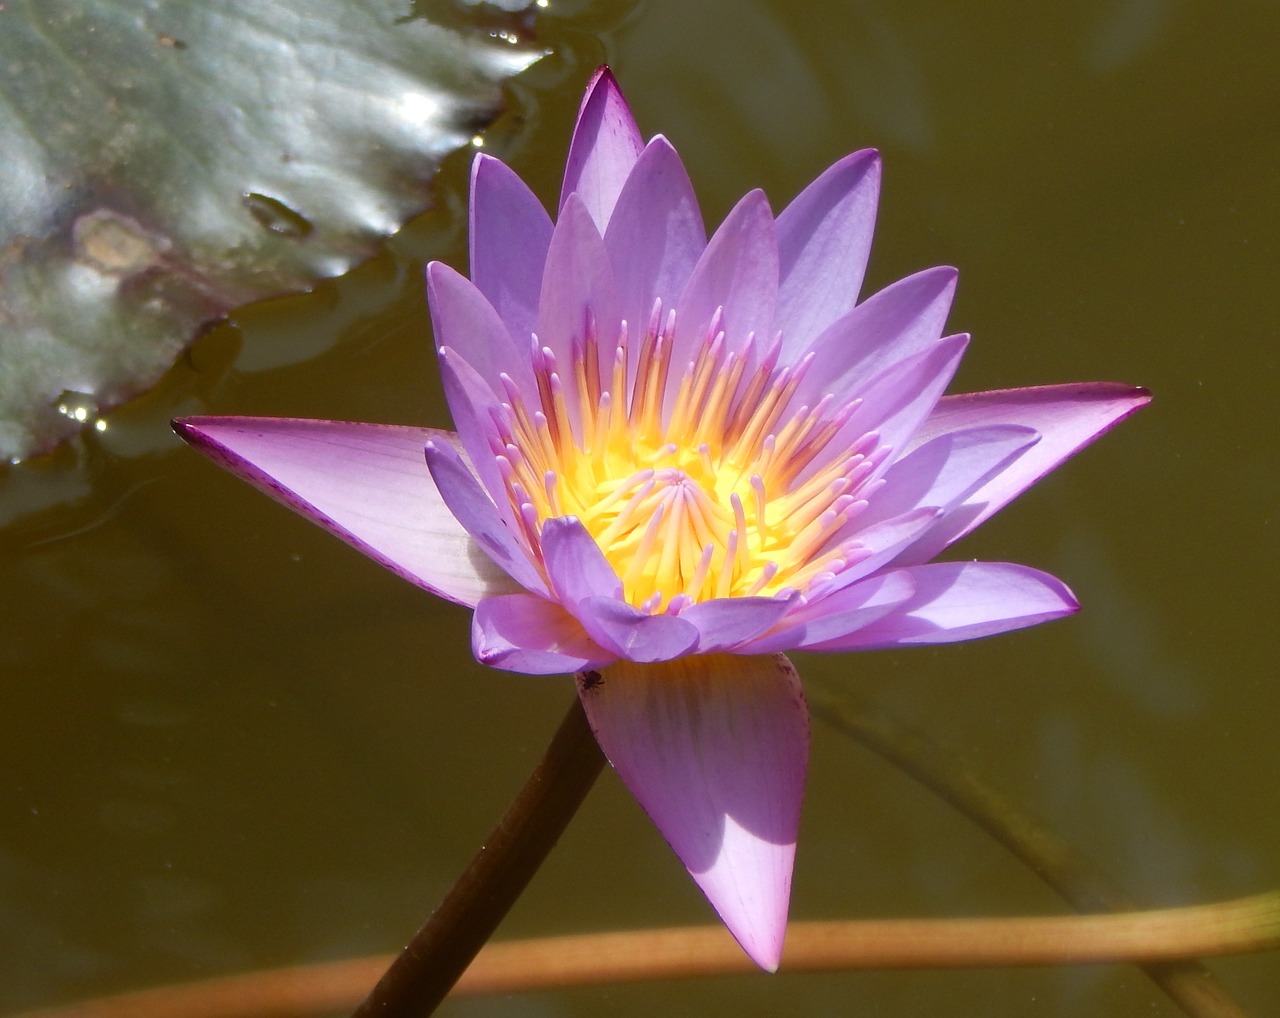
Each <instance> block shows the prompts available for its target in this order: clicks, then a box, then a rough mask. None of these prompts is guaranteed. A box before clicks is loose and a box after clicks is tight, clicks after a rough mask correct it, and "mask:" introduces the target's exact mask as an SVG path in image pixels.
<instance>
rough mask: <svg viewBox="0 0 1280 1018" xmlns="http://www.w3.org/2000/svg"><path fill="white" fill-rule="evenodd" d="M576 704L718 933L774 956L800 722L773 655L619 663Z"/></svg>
mask: <svg viewBox="0 0 1280 1018" xmlns="http://www.w3.org/2000/svg"><path fill="white" fill-rule="evenodd" d="M579 695H580V696H581V698H582V705H583V707H584V708H585V709H586V712H587V718H588V720H589V721H590V722H591V727H592V729H593V730H594V731H595V734H596V739H597V740H598V741H599V743H600V747H601V749H603V750H604V753H605V756H607V757H608V758H609V762H610V763H611V764H612V765H613V768H614V770H616V771H617V772H618V776H619V777H620V778H622V780H623V783H624V784H626V786H627V787H628V788H629V789H630V790H631V794H632V795H634V796H635V797H636V799H637V800H638V801H639V802H640V805H641V806H642V807H644V810H645V812H647V813H648V814H649V816H650V817H651V818H652V820H653V822H654V823H655V824H656V825H657V827H658V830H659V831H661V832H662V835H663V837H665V838H666V839H667V842H668V843H669V844H670V845H671V847H672V848H673V849H674V850H675V853H676V855H677V856H678V857H679V858H680V861H681V862H682V863H684V865H685V867H686V868H687V869H688V870H689V873H690V874H691V875H692V876H693V879H694V880H695V881H697V883H698V886H699V887H700V888H702V891H703V893H704V894H705V895H706V896H707V899H708V900H709V901H710V902H711V904H712V906H713V907H714V908H715V910H716V911H717V912H718V913H720V918H721V919H723V920H724V923H725V925H726V926H727V927H728V928H729V932H730V933H732V934H733V935H734V937H736V938H737V940H738V943H740V944H741V945H742V947H743V949H744V950H745V951H746V952H747V954H749V955H750V956H751V958H752V959H753V960H754V961H755V962H756V963H757V964H758V965H760V966H761V967H763V968H765V969H768V970H770V971H773V970H774V969H776V968H777V966H778V960H779V958H780V956H781V953H782V939H783V935H784V933H785V931H786V921H787V905H788V899H789V898H790V893H791V867H792V863H793V861H794V858H795V843H796V830H797V828H798V826H799V820H800V800H801V798H802V796H803V794H804V779H805V771H806V768H807V766H808V755H809V713H808V709H807V708H806V707H805V703H804V694H803V693H802V691H801V689H800V679H799V676H798V675H796V672H795V669H794V668H793V667H792V666H791V663H790V662H789V661H788V660H787V659H786V658H784V657H782V656H781V655H770V656H761V657H736V656H727V655H708V656H703V655H699V656H696V657H687V658H682V659H680V660H678V661H671V662H668V663H666V664H663V665H635V664H631V663H630V662H618V663H617V664H614V665H611V666H610V667H608V668H606V669H604V670H603V672H602V674H601V681H599V682H597V683H594V684H591V685H590V686H589V687H588V686H586V685H585V684H582V683H580V685H579Z"/></svg>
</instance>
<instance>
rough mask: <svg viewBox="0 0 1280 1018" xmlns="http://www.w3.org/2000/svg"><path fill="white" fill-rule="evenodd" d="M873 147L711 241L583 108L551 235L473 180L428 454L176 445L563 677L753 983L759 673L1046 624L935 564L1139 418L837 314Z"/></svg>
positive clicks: (437, 270) (190, 423) (446, 309)
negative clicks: (440, 424) (971, 383)
mask: <svg viewBox="0 0 1280 1018" xmlns="http://www.w3.org/2000/svg"><path fill="white" fill-rule="evenodd" d="M879 180H880V164H879V160H878V157H877V155H876V153H875V152H872V151H862V152H855V153H854V154H852V155H850V156H848V157H846V158H844V159H841V160H840V161H839V162H837V163H836V164H835V165H833V166H831V167H830V168H829V169H827V170H826V172H824V173H823V174H822V175H821V176H820V177H818V179H817V180H815V181H814V182H813V183H812V184H810V185H809V186H808V187H807V188H806V189H805V190H804V191H803V192H802V193H801V194H800V195H799V196H798V197H797V198H796V199H795V200H794V201H793V202H792V203H791V204H790V205H788V206H787V208H786V209H785V210H784V211H783V212H782V213H781V214H780V215H778V216H777V217H775V216H774V215H773V214H772V212H771V211H770V208H769V205H768V203H767V201H766V199H765V197H764V195H763V194H762V193H761V192H759V191H753V192H751V193H750V194H748V195H747V196H746V197H745V198H743V199H742V200H741V201H740V202H739V203H738V204H737V206H736V207H735V208H734V209H733V211H732V212H730V213H729V215H728V217H727V218H726V219H725V221H724V222H723V223H722V224H721V226H720V228H719V229H718V230H716V232H715V234H714V235H713V236H712V237H711V239H710V240H707V238H706V234H705V231H704V228H703V223H702V218H701V215H700V213H699V211H698V206H697V202H696V200H695V198H694V192H693V187H692V186H691V184H690V182H689V178H688V176H687V174H686V173H685V170H684V167H683V165H682V164H681V162H680V159H679V156H678V155H677V154H676V151H675V149H674V148H672V146H671V144H670V143H669V142H668V141H667V140H666V139H665V138H663V137H662V136H660V135H659V136H657V137H655V138H653V140H651V141H650V142H648V143H647V144H646V143H645V142H644V141H643V139H642V138H641V135H640V133H639V131H638V129H637V127H636V124H635V121H634V120H633V118H632V116H631V113H630V111H629V110H628V108H627V105H626V103H625V101H624V99H623V97H622V94H621V92H620V91H619V89H618V86H617V84H616V82H615V81H614V79H613V77H612V75H611V74H610V73H609V72H608V71H607V70H602V71H600V72H599V73H597V75H596V76H595V78H594V80H593V81H592V83H591V85H590V87H589V88H588V90H587V94H586V97H585V99H584V101H583V104H582V108H581V111H580V113H579V116H578V122H577V127H576V129H575V132H574V135H573V141H572V144H571V146H570V150H569V159H568V165H567V168H566V171H565V180H564V189H563V194H562V196H561V200H560V209H559V215H558V217H557V219H556V220H555V222H553V221H552V220H551V218H550V217H549V216H548V215H547V213H546V211H545V210H544V209H543V207H542V205H541V204H540V203H539V202H538V200H537V199H536V198H535V197H534V195H533V194H532V192H530V191H529V189H528V188H527V187H526V186H525V185H524V184H523V183H522V182H521V181H520V179H519V178H518V177H517V176H516V175H515V174H514V173H513V172H512V171H511V170H510V169H508V168H507V167H506V166H505V165H504V164H503V163H501V162H499V161H498V160H496V159H493V158H490V157H488V156H483V155H481V156H478V157H477V158H476V160H475V163H474V167H473V170H472V180H471V274H472V275H471V279H470V280H468V279H467V278H465V277H464V276H462V275H460V274H459V273H457V272H455V271H454V270H453V269H451V268H449V267H448V266H446V265H443V264H440V263H438V262H437V263H433V264H431V265H430V266H429V267H428V270H427V281H428V289H429V295H430V301H431V310H432V316H433V321H434V324H435V335H436V342H437V345H438V347H439V355H440V367H441V374H442V377H443V381H444V387H445V394H446V396H447V398H448V402H449V406H450V409H451V410H452V412H453V418H454V421H455V422H456V424H457V428H458V430H457V433H456V434H454V433H450V432H446V431H436V430H431V429H423V428H410V427H393V426H386V425H379V424H354V423H344V422H337V421H306V420H277V419H264V418H190V419H187V420H183V421H179V422H176V425H175V426H176V427H177V430H178V432H179V434H181V435H182V437H183V438H185V439H186V440H187V441H189V442H191V443H192V444H193V445H195V446H196V447H197V448H199V449H200V450H201V451H203V452H205V453H206V454H208V455H209V456H211V457H212V458H213V459H215V460H216V461H218V462H219V463H221V464H222V465H223V466H225V467H227V468H228V469H230V470H232V471H234V472H235V473H237V474H239V475H240V476H242V477H244V478H246V479H247V480H249V481H251V482H252V483H254V484H256V485H258V486H259V487H260V488H262V489H263V490H264V491H266V492H267V493H268V494H270V495H272V496H273V497H275V498H277V499H279V500H280V501H282V502H284V503H285V504H287V505H289V506H290V507H292V508H294V509H296V510H297V511H299V512H300V513H302V514H303V515H305V516H307V517H309V518H310V519H312V520H314V521H315V522H317V523H319V524H320V525H321V526H323V527H325V528H327V529H328V530H330V531H332V532H333V533H334V534H336V535H337V536H339V537H341V538H342V539H343V540H345V541H347V542H349V543H350V544H352V545H354V546H355V547H357V548H358V549H360V550H361V551H362V552H364V553H365V554H367V555H369V556H370V557H371V558H374V559H376V560H377V561H379V562H381V563H382V564H383V565H385V566H387V567H389V568H390V569H392V570H394V571H395V572H397V573H399V574H400V575H401V576H403V577H405V578H406V579H408V580H410V581H411V582H413V583H416V584H418V585H419V586H422V587H425V588H426V589H427V590H430V591H432V592H433V593H436V594H439V595H441V596H443V597H446V598H449V599H450V600H453V601H458V602H461V603H462V604H465V605H469V606H471V607H473V608H474V609H475V614H474V619H473V625H472V645H473V648H474V651H475V655H476V657H477V658H478V659H479V660H480V661H482V662H485V663H486V664H491V665H494V666H496V667H498V668H505V669H509V670H512V671H518V672H526V673H531V674H546V673H554V672H577V673H578V688H579V694H580V696H581V698H582V703H583V705H584V708H585V710H586V713H587V716H588V719H589V720H590V723H591V726H592V728H593V730H594V731H595V733H596V737H597V739H598V740H599V742H600V745H601V747H602V749H603V750H604V752H605V754H606V756H607V757H608V759H609V761H610V762H611V763H612V765H613V767H614V768H615V770H616V771H617V773H618V774H619V775H620V776H621V778H622V780H623V781H624V782H625V783H626V785H627V786H628V787H629V788H630V789H631V791H632V793H633V794H634V795H635V796H636V798H637V799H638V800H639V801H640V803H641V805H643V807H644V808H645V810H646V811H647V812H648V813H649V815H650V816H651V817H652V818H653V820H654V822H655V823H656V824H657V826H658V828H659V829H660V830H661V831H662V833H663V835H664V836H665V837H666V839H667V841H668V842H669V843H670V844H671V846H672V847H673V848H674V849H675V851H676V853H677V855H678V856H679V857H680V859H681V861H682V862H683V863H684V865H685V866H686V867H687V868H688V870H689V872H690V873H691V874H692V875H693V878H694V879H695V880H696V881H697V883H698V885H699V886H700V887H701V888H702V890H703V892H704V893H705V894H706V896H707V898H708V899H709V900H710V901H711V903H712V905H713V906H714V907H715V908H716V910H717V911H718V912H719V914H720V916H721V917H722V919H723V920H724V922H725V924H726V925H727V926H728V928H729V930H730V931H731V932H732V933H733V935H734V936H735V937H736V938H737V939H738V941H739V942H740V943H741V944H742V946H743V948H744V949H745V950H746V951H747V953H748V954H750V956H751V957H752V958H754V959H755V960H756V961H757V962H758V963H759V964H760V965H761V966H763V967H765V968H767V969H774V968H776V966H777V964H778V960H779V957H780V954H781V950H782V939H783V933H784V930H785V926H786V914H787V904H788V899H789V895H790V885H791V870H792V862H793V858H794V854H795V842H796V830H797V826H798V822H799V813H800V801H801V796H802V792H803V786H804V780H805V770H806V766H807V757H808V740H809V721H808V713H807V710H806V707H805V703H804V698H803V694H802V692H801V689H800V683H799V680H798V678H797V675H796V672H795V670H794V669H793V668H792V666H791V664H790V662H789V661H788V660H787V659H786V658H785V657H784V656H783V655H782V652H784V651H788V650H795V649H804V650H831V651H849V650H868V649H873V648H882V647H901V646H908V645H914V644H929V643H947V642H951V641H956V640H967V639H973V638H975V637H981V636H989V635H991V634H993V633H999V632H1004V631H1007V630H1011V629H1017V628H1020V627H1023V626H1029V625H1033V624H1035V623H1038V622H1044V621H1046V620H1049V619H1054V618H1058V617H1060V616H1062V615H1066V614H1069V613H1070V612H1073V611H1075V610H1076V608H1077V604H1076V601H1075V598H1074V597H1073V596H1072V594H1071V592H1070V591H1069V590H1068V589H1067V587H1066V586H1065V585H1064V584H1062V583H1061V582H1060V581H1058V580H1057V579H1055V578H1054V577H1052V576H1049V575H1047V574H1045V573H1042V572H1039V571H1037V570H1035V569H1031V568H1028V567H1026V566H1021V565H1011V564H1007V563H992V562H972V561H965V562H931V561H930V560H931V559H933V558H934V556H935V555H937V554H938V553H939V552H941V551H942V550H944V549H945V548H947V547H948V546H949V545H951V544H952V542H954V541H956V540H958V539H959V538H961V537H963V536H964V535H965V534H967V533H969V531H971V530H973V529H974V527H976V526H978V524H980V523H981V522H982V521H983V520H985V519H986V518H987V517H988V516H990V515H991V514H992V513H994V512H996V511H997V510H998V509H999V508H1001V507H1002V506H1003V505H1004V504H1005V503H1006V502H1008V501H1009V500H1010V499H1012V498H1013V497H1014V496H1015V495H1017V494H1019V493H1020V492H1021V491H1023V490H1024V489H1025V488H1027V487H1028V486H1030V485H1031V484H1033V483H1034V482H1035V481H1036V480H1038V479H1039V478H1040V477H1042V476H1043V475H1044V474H1045V473H1047V472H1048V471H1050V470H1052V469H1053V468H1054V467H1055V466H1057V465H1058V464H1059V463H1061V462H1062V461H1063V460H1064V459H1066V458H1067V457H1068V456H1070V455H1072V454H1073V453H1074V452H1076V451H1077V450H1078V449H1080V448H1081V447H1083V446H1084V445H1086V444H1087V443H1089V442H1090V441H1092V440H1093V439H1094V438H1096V437H1097V436H1098V435H1100V434H1101V433H1103V432H1104V431H1106V430H1107V429H1108V428H1110V427H1111V426H1113V425H1114V424H1116V423H1117V422H1118V421H1120V420H1121V419H1123V418H1124V417H1125V416H1127V415H1128V414H1130V413H1132V412H1133V411H1134V410H1136V409H1137V408H1139V407H1140V406H1142V405H1143V404H1144V403H1146V402H1147V399H1148V395H1147V393H1146V392H1145V391H1143V390H1141V389H1137V388H1134V387H1132V386H1126V385H1119V384H1111V383H1090V384H1079V385H1059V386H1048V387H1043V388H1031V389H1012V390H1004V391H999V392H980V393H969V394H962V395H952V396H943V395H942V393H943V390H944V389H945V388H946V386H947V384H948V383H949V382H950V380H951V377H952V374H953V373H954V372H955V369H956V366H957V364H958V363H959V361H960V357H961V355H962V353H963V352H964V347H965V344H966V341H967V337H966V336H962V335H953V336H943V334H942V333H943V326H944V321H945V319H946V315H947V312H948V309H949V306H950V303H951V297H952V292H953V290H954V287H955V281H956V273H955V271H954V270H953V269H949V268H935V269H928V270H926V271H923V272H919V273H917V274H915V275H913V276H909V277H908V278H906V279H903V280H901V281H899V282H897V283H894V284H893V285H891V286H888V287H886V288H885V289H883V290H881V291H880V292H879V293H876V294H874V295H873V296H871V297H869V298H867V299H866V300H864V301H862V302H861V303H857V296H858V291H859V287H860V285H861V283H862V276H863V271H864V269H865V266H866V263H867V257H868V252H869V249H870V245H871V234H872V227H873V223H874V218H875V210H876V203H877V198H878V191H879Z"/></svg>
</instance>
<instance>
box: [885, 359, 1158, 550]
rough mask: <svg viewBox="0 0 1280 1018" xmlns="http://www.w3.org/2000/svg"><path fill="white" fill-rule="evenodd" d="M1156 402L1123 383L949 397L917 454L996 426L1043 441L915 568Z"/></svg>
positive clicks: (983, 493) (978, 495)
mask: <svg viewBox="0 0 1280 1018" xmlns="http://www.w3.org/2000/svg"><path fill="white" fill-rule="evenodd" d="M1150 401H1151V394H1150V393H1149V392H1147V390H1146V389H1141V388H1138V387H1136V386H1132V385H1123V384H1120V383H1117V382H1082V383H1077V384H1070V385H1044V386H1037V387H1034V388H1027V389H999V390H994V391H991V392H971V393H960V394H957V395H954V396H943V397H942V399H941V400H939V401H938V404H937V405H936V406H935V407H934V409H933V412H932V413H931V414H930V415H929V417H928V419H927V420H926V421H925V422H924V423H923V424H922V425H921V426H920V428H919V430H918V431H917V432H916V434H915V436H914V437H913V439H912V442H911V447H912V448H916V447H919V446H921V445H923V444H924V443H926V442H928V441H930V440H931V439H933V438H935V437H937V436H938V435H942V434H946V433H948V432H952V431H959V430H961V429H965V428H973V427H982V426H986V425H991V424H1017V425H1022V426H1024V427H1030V428H1035V429H1036V430H1037V431H1038V432H1040V436H1041V438H1040V441H1039V442H1037V443H1036V445H1035V446H1034V447H1033V448H1031V449H1029V450H1027V452H1026V453H1025V454H1023V455H1022V456H1020V457H1018V459H1017V460H1015V461H1014V462H1013V463H1012V464H1011V465H1010V466H1009V468H1008V469H1007V470H1003V471H1001V472H1000V473H998V474H997V475H996V476H994V477H992V478H991V479H990V480H989V481H988V482H987V483H985V484H983V485H982V486H981V487H979V488H978V489H977V490H976V491H974V492H972V493H971V494H970V495H969V496H968V497H967V498H966V499H965V502H964V505H963V506H962V507H957V508H956V509H955V510H953V511H954V512H955V514H956V515H957V517H959V515H960V514H961V513H963V514H964V515H965V516H966V517H967V522H966V523H965V524H964V525H963V526H960V527H954V528H947V529H946V530H945V531H943V530H940V531H939V540H940V542H941V543H935V542H933V541H930V540H926V541H922V542H921V543H920V544H919V545H918V546H916V547H913V548H912V549H911V551H910V553H909V554H910V559H911V561H913V562H924V561H927V560H929V559H931V558H932V557H933V556H934V555H936V554H937V553H938V552H939V551H941V550H942V549H943V548H944V547H946V546H947V545H949V544H951V543H952V542H954V541H957V540H959V539H960V538H961V537H963V536H964V535H965V534H967V533H969V532H970V531H971V530H973V529H974V528H975V527H976V526H978V524H980V523H982V522H983V521H984V520H986V519H987V518H988V517H990V516H991V515H992V514H993V513H995V512H997V511H998V510H1000V509H1002V508H1003V507H1004V506H1005V505H1007V504H1008V503H1009V502H1010V501H1011V500H1012V499H1014V498H1015V497H1016V496H1018V495H1020V494H1022V492H1024V491H1025V490H1026V489H1027V488H1029V487H1031V485H1033V484H1035V483H1036V481H1038V480H1040V478H1042V477H1043V476H1044V475H1045V474H1047V473H1049V471H1050V470H1052V469H1054V467H1056V466H1058V464H1060V463H1061V462H1062V461H1063V460H1065V459H1067V458H1069V457H1071V456H1074V455H1075V454H1076V453H1077V452H1079V451H1080V450H1081V449H1083V448H1084V447H1085V446H1086V445H1088V444H1089V443H1090V442H1092V441H1094V440H1095V439H1097V438H1099V437H1101V436H1102V435H1104V434H1106V433H1107V432H1108V431H1110V430H1111V429H1112V428H1113V427H1115V426H1116V425H1117V424H1119V423H1120V422H1121V421H1123V420H1124V419H1125V418H1126V417H1128V416H1130V415H1131V414H1133V413H1136V412H1137V411H1138V410H1140V409H1141V408H1142V407H1144V406H1146V405H1147V403H1149V402H1150Z"/></svg>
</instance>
